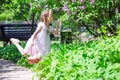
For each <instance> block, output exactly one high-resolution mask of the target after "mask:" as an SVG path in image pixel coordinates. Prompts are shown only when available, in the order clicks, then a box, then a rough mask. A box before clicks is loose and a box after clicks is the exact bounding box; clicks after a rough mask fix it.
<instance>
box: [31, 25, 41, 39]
mask: <svg viewBox="0 0 120 80" xmlns="http://www.w3.org/2000/svg"><path fill="white" fill-rule="evenodd" d="M42 28H43V27H42V26H38V27H37V29H36V30H35V32H34V33H33V35H32V36H31V38H32V40H34V39H35V37H36V36H37V34H38V33H39V32H40V31H41V29H42Z"/></svg>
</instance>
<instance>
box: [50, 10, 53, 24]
mask: <svg viewBox="0 0 120 80" xmlns="http://www.w3.org/2000/svg"><path fill="white" fill-rule="evenodd" d="M49 21H50V22H52V21H53V15H52V12H51V11H50V13H49Z"/></svg>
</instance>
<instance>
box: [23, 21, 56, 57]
mask: <svg viewBox="0 0 120 80" xmlns="http://www.w3.org/2000/svg"><path fill="white" fill-rule="evenodd" d="M37 26H42V27H43V28H42V29H41V31H40V32H39V33H38V34H37V36H36V38H35V39H34V43H33V46H30V42H31V38H30V39H29V40H28V41H27V44H26V46H25V49H24V51H25V52H26V53H27V54H29V55H30V56H33V55H35V54H38V55H39V56H44V55H47V54H49V53H50V32H51V31H53V30H54V28H53V27H51V26H50V27H49V28H48V27H46V25H45V24H44V23H43V22H39V23H38V25H37Z"/></svg>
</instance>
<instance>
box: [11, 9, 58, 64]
mask: <svg viewBox="0 0 120 80" xmlns="http://www.w3.org/2000/svg"><path fill="white" fill-rule="evenodd" d="M52 21H53V16H52V11H51V10H45V11H42V12H41V15H40V22H39V23H38V26H37V29H36V30H35V32H34V33H33V35H32V36H31V37H30V38H29V40H28V41H27V44H26V46H25V48H22V46H21V45H20V44H19V42H20V41H19V40H18V39H15V38H11V39H10V41H11V42H12V43H13V44H15V46H16V47H17V48H18V50H19V51H20V53H21V54H22V55H30V57H29V58H28V59H27V60H28V63H29V64H34V63H37V62H39V61H40V57H41V56H45V55H47V54H49V49H50V32H52V33H53V34H55V35H58V24H59V20H58V21H57V22H56V30H54V29H53V28H52V27H51V26H49V24H50V23H51V22H52Z"/></svg>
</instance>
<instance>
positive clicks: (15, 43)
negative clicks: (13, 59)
mask: <svg viewBox="0 0 120 80" xmlns="http://www.w3.org/2000/svg"><path fill="white" fill-rule="evenodd" d="M10 41H11V42H12V43H13V44H14V45H15V46H16V47H17V49H18V50H19V52H20V53H21V54H22V55H25V54H26V53H25V52H24V49H23V47H22V46H21V45H20V44H19V43H20V41H19V40H18V39H15V38H11V39H10Z"/></svg>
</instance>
